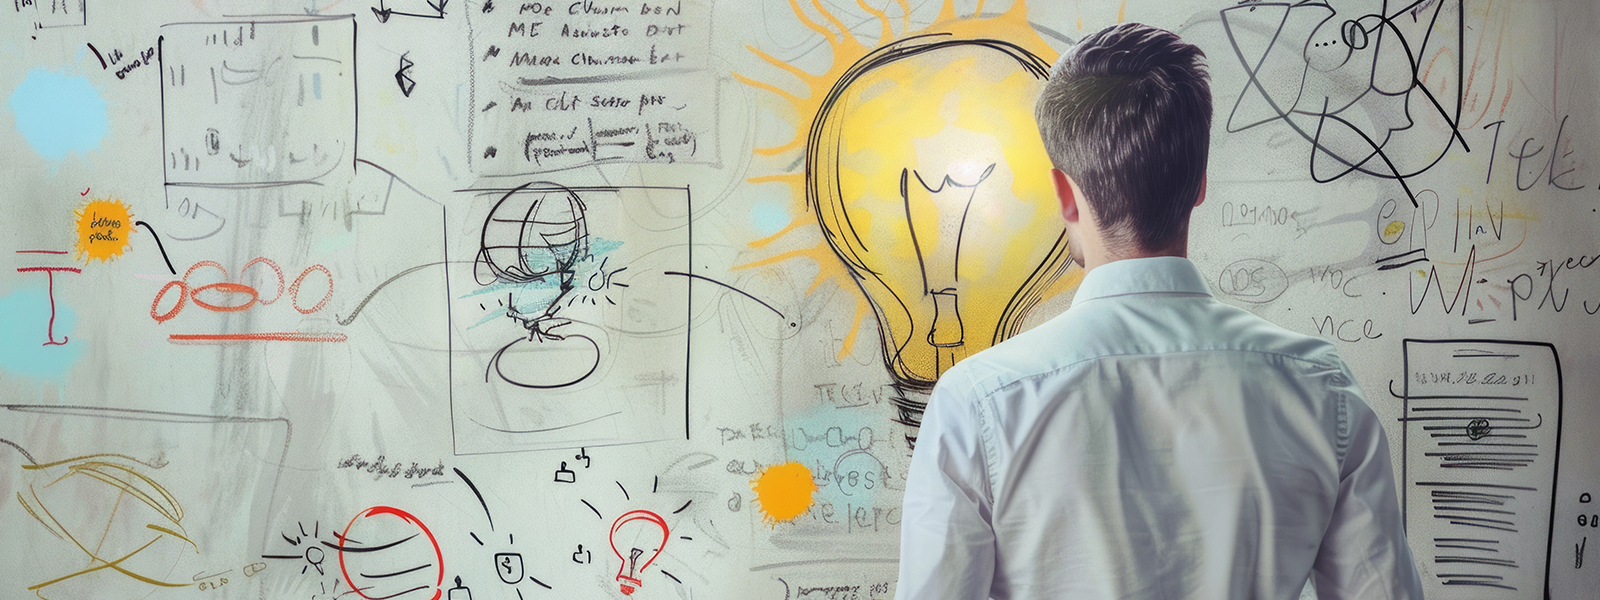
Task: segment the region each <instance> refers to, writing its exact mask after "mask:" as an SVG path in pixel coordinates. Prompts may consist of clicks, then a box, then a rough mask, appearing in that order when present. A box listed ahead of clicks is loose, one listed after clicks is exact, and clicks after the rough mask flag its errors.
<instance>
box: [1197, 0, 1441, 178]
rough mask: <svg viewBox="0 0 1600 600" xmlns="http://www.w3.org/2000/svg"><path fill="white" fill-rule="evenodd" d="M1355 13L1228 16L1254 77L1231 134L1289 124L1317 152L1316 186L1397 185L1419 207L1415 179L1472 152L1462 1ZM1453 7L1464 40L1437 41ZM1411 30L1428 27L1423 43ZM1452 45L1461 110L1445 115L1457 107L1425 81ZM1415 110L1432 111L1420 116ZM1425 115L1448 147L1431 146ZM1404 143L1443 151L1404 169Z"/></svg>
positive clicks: (1340, 9)
mask: <svg viewBox="0 0 1600 600" xmlns="http://www.w3.org/2000/svg"><path fill="white" fill-rule="evenodd" d="M1349 4H1351V3H1338V4H1337V5H1335V3H1333V2H1321V1H1305V2H1292V3H1291V2H1259V3H1249V4H1239V5H1237V6H1233V7H1229V8H1226V9H1223V10H1222V12H1221V17H1222V25H1223V30H1224V32H1225V33H1226V35H1227V39H1228V43H1229V45H1230V48H1231V50H1232V51H1233V54H1234V57H1235V58H1237V59H1238V62H1239V66H1240V67H1242V68H1243V69H1244V73H1245V77H1246V83H1245V85H1244V88H1243V89H1241V90H1240V91H1239V94H1238V97H1237V98H1236V99H1235V100H1234V102H1233V105H1232V107H1231V108H1230V109H1229V113H1228V119H1227V131H1228V132H1229V133H1239V132H1242V131H1246V130H1249V129H1253V128H1256V127H1259V126H1261V125H1266V124H1269V123H1276V122H1282V123H1284V124H1286V125H1287V126H1289V127H1290V128H1291V129H1292V130H1293V131H1294V132H1295V133H1296V134H1298V135H1299V136H1300V137H1301V138H1302V139H1304V140H1305V141H1307V142H1310V143H1311V156H1310V159H1309V161H1310V162H1309V164H1308V169H1309V172H1310V173H1311V177H1312V179H1313V180H1314V181H1316V182H1318V183H1327V182H1330V181H1333V180H1336V179H1339V178H1341V177H1344V176H1347V175H1350V174H1352V173H1361V174H1364V175H1369V176H1373V177H1378V178H1382V179H1392V180H1395V181H1396V182H1397V183H1399V184H1400V187H1401V188H1402V190H1403V191H1404V192H1405V194H1406V197H1407V198H1408V199H1410V201H1411V203H1412V204H1413V205H1416V204H1417V202H1418V201H1417V197H1416V195H1417V191H1416V190H1413V189H1412V188H1411V186H1410V185H1409V184H1408V183H1407V180H1408V179H1411V178H1413V177H1416V176H1418V175H1421V174H1423V173H1425V172H1427V171H1428V170H1429V169H1431V168H1433V167H1434V166H1435V165H1437V164H1439V162H1440V161H1442V160H1444V157H1445V156H1446V155H1448V154H1449V152H1450V149H1451V148H1453V147H1454V145H1455V144H1456V143H1458V142H1459V143H1460V144H1461V147H1462V149H1464V150H1467V151H1468V152H1470V151H1471V150H1472V149H1471V148H1470V147H1469V146H1468V145H1467V141H1466V138H1465V137H1463V136H1462V135H1461V132H1460V127H1459V123H1460V122H1461V105H1462V98H1461V89H1462V82H1463V81H1464V79H1463V77H1464V75H1465V73H1464V71H1465V65H1464V63H1463V61H1462V60H1461V58H1460V57H1461V56H1462V52H1461V50H1462V49H1464V48H1465V44H1466V33H1465V32H1466V22H1465V19H1466V16H1465V12H1464V11H1463V6H1462V0H1455V1H1453V2H1446V1H1440V2H1436V3H1434V4H1433V5H1432V6H1428V5H1426V4H1425V3H1424V2H1423V1H1421V0H1419V1H1417V2H1411V3H1407V4H1405V6H1403V7H1402V8H1399V9H1398V10H1391V9H1390V2H1388V0H1381V2H1377V4H1378V5H1379V6H1378V8H1377V9H1376V11H1375V12H1363V11H1361V10H1355V11H1353V12H1354V13H1362V14H1359V15H1354V16H1352V15H1353V13H1352V11H1351V10H1350V9H1349V8H1347V7H1348V6H1349ZM1447 6H1449V7H1453V10H1454V11H1455V13H1456V17H1457V18H1456V22H1455V23H1454V24H1453V25H1454V27H1455V29H1456V35H1455V36H1454V37H1453V38H1446V41H1444V42H1440V41H1439V40H1438V39H1436V37H1435V34H1437V33H1438V30H1439V29H1440V28H1441V27H1445V26H1448V25H1450V24H1448V23H1446V24H1441V23H1440V22H1439V18H1440V16H1441V15H1443V14H1445V12H1446V11H1445V8H1446V7H1447ZM1424 13H1427V14H1424ZM1318 17H1320V19H1319V18H1318ZM1405 21H1411V22H1412V27H1411V29H1415V28H1416V26H1419V25H1421V24H1422V23H1424V22H1425V23H1426V29H1425V33H1424V34H1422V39H1420V40H1414V39H1410V38H1408V34H1407V32H1406V31H1405V29H1406V27H1404V24H1405ZM1411 35H1413V36H1414V35H1415V33H1412V34H1411ZM1301 36H1304V37H1303V39H1302V37H1301ZM1439 37H1443V36H1439ZM1452 42H1453V43H1454V50H1455V51H1454V52H1453V55H1454V56H1455V57H1456V58H1455V62H1456V72H1455V73H1454V74H1453V75H1454V78H1453V79H1451V81H1453V82H1454V87H1455V89H1454V91H1453V96H1454V104H1455V106H1454V107H1453V108H1451V107H1447V106H1446V104H1447V103H1448V102H1449V101H1450V100H1451V98H1449V97H1448V96H1445V93H1446V90H1433V89H1430V88H1429V87H1428V85H1427V84H1426V83H1425V82H1424V81H1423V79H1422V77H1423V76H1424V71H1425V68H1424V65H1423V64H1422V63H1423V60H1424V57H1425V56H1427V55H1429V54H1430V53H1437V52H1441V51H1443V50H1449V49H1450V47H1449V46H1448V45H1447V44H1449V43H1452ZM1436 45H1437V46H1443V48H1438V49H1436V48H1435V46H1436ZM1296 52H1298V53H1299V54H1298V55H1296V54H1295V53H1296ZM1430 62H1431V61H1430ZM1429 67H1430V68H1431V65H1430V66H1429ZM1436 92H1437V93H1436ZM1413 103H1416V104H1419V105H1420V106H1422V107H1424V108H1423V110H1422V111H1421V112H1420V113H1418V114H1417V115H1413V110H1412V104H1413ZM1358 109H1359V110H1358ZM1363 113H1364V116H1363ZM1417 116H1420V117H1422V118H1425V119H1429V120H1432V121H1435V123H1436V124H1439V125H1443V127H1444V128H1447V129H1448V130H1449V133H1448V135H1447V136H1446V137H1445V139H1444V140H1442V142H1430V141H1427V140H1426V139H1425V138H1424V136H1427V135H1428V134H1429V133H1430V132H1429V131H1428V129H1427V128H1419V127H1417V125H1418V121H1417V120H1416V118H1415V117H1417ZM1396 134H1401V135H1403V136H1404V137H1405V138H1406V139H1405V143H1407V144H1412V143H1415V141H1416V140H1418V139H1419V138H1420V139H1422V141H1421V142H1420V143H1417V146H1418V147H1419V148H1420V147H1429V148H1431V147H1433V146H1437V151H1436V152H1434V151H1425V152H1423V153H1422V155H1421V158H1420V159H1417V160H1415V161H1411V160H1406V159H1405V158H1404V157H1403V156H1400V155H1397V154H1396V153H1395V152H1394V150H1393V146H1392V145H1391V144H1394V143H1395V142H1396V141H1397V137H1396ZM1408 149H1409V148H1408Z"/></svg>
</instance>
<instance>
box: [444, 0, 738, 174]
mask: <svg viewBox="0 0 1600 600" xmlns="http://www.w3.org/2000/svg"><path fill="white" fill-rule="evenodd" d="M709 13H710V6H709V5H708V4H706V3H701V2H695V1H692V0H675V1H673V2H667V3H655V2H644V3H640V4H627V5H623V4H606V5H603V6H602V5H601V4H600V3H590V2H582V3H573V4H572V5H571V6H570V7H569V6H567V5H562V6H561V7H560V8H559V9H557V8H556V7H552V6H549V5H546V4H540V3H523V4H522V5H520V6H518V5H514V4H508V5H507V6H506V8H505V9H502V10H493V11H483V10H474V11H467V18H468V20H469V22H470V24H471V27H472V34H471V36H472V37H471V39H472V43H471V44H470V45H469V47H470V49H469V53H470V54H469V56H468V57H467V59H468V66H469V68H470V69H471V71H472V74H473V75H472V82H473V88H472V94H473V109H472V112H471V113H470V114H471V117H470V119H471V120H470V121H469V123H470V132H469V134H470V137H471V142H470V144H471V145H470V149H469V153H470V154H469V156H468V159H469V160H470V161H471V163H472V166H473V170H474V171H476V172H478V173H481V174H484V175H525V174H531V173H544V172H549V171H556V170H560V169H568V168H572V167H579V166H585V165H592V164H600V163H608V162H630V163H681V162H695V163H707V162H715V160H716V157H715V152H716V150H715V149H716V144H715V143H714V140H715V139H716V137H717V134H716V125H717V114H716V106H715V102H716V79H715V78H714V77H713V76H712V73H711V72H710V71H709V70H708V69H707V65H708V61H709V59H710V56H711V53H710V50H709V48H710V40H711V28H710V26H709V20H708V18H707V17H708V16H709Z"/></svg>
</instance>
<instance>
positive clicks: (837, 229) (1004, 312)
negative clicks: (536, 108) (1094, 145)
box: [735, 0, 1080, 426]
mask: <svg viewBox="0 0 1600 600" xmlns="http://www.w3.org/2000/svg"><path fill="white" fill-rule="evenodd" d="M859 4H861V6H862V8H863V9H865V10H866V11H867V12H869V13H871V14H873V15H874V16H875V17H876V18H877V19H878V21H879V24H880V25H881V33H880V35H879V41H880V42H881V43H880V45H879V46H878V47H877V48H875V49H869V48H867V47H866V46H865V45H864V44H862V43H861V42H860V40H858V39H857V37H856V36H855V34H853V33H851V32H850V31H849V30H848V29H847V28H846V27H844V26H843V24H842V22H841V20H840V19H839V18H838V17H836V16H834V15H832V14H831V13H829V12H828V11H826V10H825V9H823V8H822V7H821V5H820V3H818V2H813V3H812V6H813V8H814V9H815V10H816V12H818V13H820V14H821V15H822V17H823V20H825V21H827V22H828V23H829V26H823V25H821V24H819V23H818V22H817V21H815V20H812V19H810V18H809V17H807V16H806V14H805V12H804V11H802V10H801V9H800V7H799V5H798V3H796V2H794V1H792V0H791V2H790V6H791V8H792V9H793V10H794V12H795V15H796V18H797V19H799V20H800V21H801V22H802V23H803V24H804V25H805V26H807V27H809V28H811V29H812V30H814V31H816V32H818V33H819V34H820V35H822V37H823V38H824V39H825V40H826V43H827V44H828V46H829V47H830V49H831V50H832V53H833V66H832V67H831V68H830V69H829V70H828V71H827V72H825V73H822V74H818V75H812V74H810V73H808V72H806V71H804V70H802V69H799V68H797V67H795V66H793V65H789V64H787V63H784V62H782V61H780V60H778V59H776V58H773V57H772V56H770V55H768V54H766V53H764V52H762V51H760V50H759V49H755V48H751V52H753V53H754V54H756V56H758V57H760V58H761V59H762V60H764V61H766V62H767V63H769V64H772V65H774V66H776V67H778V68H780V69H783V70H784V71H786V72H788V73H789V74H790V75H793V76H794V77H796V78H798V79H799V80H800V81H801V82H803V83H804V84H805V85H806V87H807V88H808V90H807V91H808V92H809V93H808V94H806V95H800V94H795V93H792V92H790V91H788V90H786V89H784V88H782V87H780V86H778V85H775V84H771V83H765V82H760V81H755V80H752V79H750V78H748V77H745V76H742V75H739V74H735V77H737V78H738V79H739V80H740V81H743V82H745V83H747V84H749V85H751V86H754V87H756V88H759V89H763V90H766V91H769V92H772V93H773V94H774V95H776V96H778V97H779V98H781V99H783V100H786V101H787V102H788V103H789V105H790V106H791V107H792V108H793V109H794V111H795V113H796V116H797V118H798V119H803V120H809V121H810V126H809V127H808V128H806V129H804V130H803V133H802V130H800V129H799V128H797V132H796V134H795V137H794V138H793V139H791V140H789V141H788V142H786V143H783V144H780V145H778V146H774V147H771V148H761V149H758V150H757V151H756V152H757V153H758V154H765V155H779V154H789V153H793V152H795V151H798V150H800V149H801V148H802V144H803V148H804V158H805V170H804V171H803V172H800V173H784V174H778V175H767V176H761V177H755V178H752V179H750V181H751V182H752V183H764V182H782V183H786V184H788V185H789V186H790V188H791V190H792V191H793V193H794V195H795V196H796V198H799V197H800V196H801V195H802V193H803V195H804V198H805V201H806V204H805V206H806V209H807V211H809V213H810V214H809V215H806V214H805V213H806V212H807V211H800V210H796V211H793V213H794V214H799V215H801V216H800V217H797V218H796V220H795V221H794V222H792V223H791V224H790V225H789V226H788V227H786V228H784V229H783V230H782V231H780V232H779V233H777V234H775V235H773V236H771V237H769V238H766V239H762V240H757V241H755V242H753V243H752V244H751V246H752V247H753V248H758V249H759V248H763V247H765V246H767V245H768V244H771V243H772V242H773V241H774V240H776V239H778V238H781V237H784V236H788V235H790V234H792V233H793V232H796V231H799V230H801V229H804V228H809V227H810V225H811V224H812V223H815V224H816V225H817V226H819V227H820V229H821V231H822V240H823V243H821V244H819V245H818V246H816V247H811V248H802V249H799V250H791V251H788V252H785V253H781V254H776V255H773V256H769V257H766V258H762V259H758V260H755V261H752V262H751V263H749V264H747V265H744V267H746V268H749V267H755V266H761V265H767V264H771V263H773V262H777V261H781V260H786V259H789V258H794V257H801V256H804V257H808V258H811V259H812V260H814V261H816V262H817V263H818V264H819V265H820V267H821V268H820V270H819V274H818V275H817V280H815V281H813V283H812V285H811V290H815V289H816V288H817V286H819V285H821V284H822V282H823V281H825V280H832V281H834V282H835V283H836V284H838V285H841V286H842V287H851V285H847V284H846V283H845V282H846V281H848V282H850V284H853V286H854V287H856V288H858V289H860V290H861V292H862V293H861V295H860V296H859V297H858V300H857V302H858V304H857V310H856V321H855V323H854V324H853V325H852V327H851V331H850V334H849V335H848V336H847V337H846V340H845V343H844V347H843V348H841V349H840V356H841V357H843V356H844V355H847V354H849V353H850V352H851V350H852V345H853V344H854V342H855V338H856V337H857V333H858V332H859V330H860V327H861V325H862V319H863V317H864V315H865V314H866V312H867V311H868V310H869V309H870V310H871V312H872V314H873V316H874V317H876V319H877V323H878V332H879V339H880V342H881V345H882V351H883V360H884V364H885V366H886V367H887V368H888V369H889V373H890V375H891V377H892V378H893V379H894V382H895V384H896V387H897V388H899V389H900V390H901V391H902V392H907V393H909V395H911V396H913V397H915V396H918V395H920V394H925V393H926V392H928V391H930V390H931V389H932V387H933V383H934V381H935V380H936V379H938V377H939V375H940V374H942V373H943V372H944V371H945V370H946V369H948V368H949V367H950V366H951V365H953V364H955V363H956V362H957V361H959V360H961V359H963V358H965V357H967V356H969V355H971V354H973V353H975V352H978V351H980V350H983V349H985V348H988V347H989V346H991V345H993V344H994V343H996V342H999V341H1001V340H1004V339H1006V338H1008V337H1010V336H1012V335H1014V334H1016V333H1017V332H1018V331H1019V330H1020V327H1021V324H1022V320H1023V318H1024V317H1025V316H1026V315H1027V314H1028V311H1029V310H1030V309H1032V308H1033V307H1034V306H1035V305H1037V304H1038V303H1039V302H1040V301H1041V300H1043V299H1045V298H1049V297H1052V296H1054V295H1056V294H1059V293H1061V292H1063V291H1065V290H1067V289H1070V288H1071V287H1072V286H1074V285H1076V283H1077V281H1078V280H1079V278H1080V275H1077V274H1076V273H1074V274H1073V275H1071V276H1065V275H1067V268H1068V266H1069V264H1070V256H1069V254H1068V251H1067V240H1066V232H1065V229H1064V227H1063V224H1062V223H1061V219H1060V218H1059V216H1058V215H1059V210H1060V209H1059V205H1058V203H1057V201H1056V199H1055V195H1054V193H1053V190H1052V188H1051V184H1050V180H1049V170H1050V162H1049V159H1048V157H1047V156H1046V155H1045V152H1044V147H1043V144H1042V142H1041V141H1040V139H1039V135H1038V130H1037V127H1036V126H1035V124H1034V119H1033V103H1034V99H1035V98H1037V96H1038V92H1039V90H1040V89H1041V88H1042V87H1043V85H1044V81H1045V77H1046V75H1047V73H1048V69H1049V64H1050V63H1049V61H1050V60H1051V59H1053V58H1054V56H1055V53H1054V52H1053V51H1052V50H1051V49H1050V48H1049V46H1048V45H1046V44H1045V43H1044V41H1043V39H1041V38H1040V37H1039V35H1038V34H1037V33H1036V32H1034V30H1033V29H1032V28H1031V27H1030V26H1029V24H1028V22H1027V20H1026V14H1027V7H1026V3H1025V2H1018V3H1017V4H1015V5H1014V6H1012V8H1010V9H1008V10H1006V11H1004V12H1003V13H1001V14H999V15H996V16H991V17H981V18H980V17H978V16H977V14H981V12H982V4H981V3H980V4H979V6H978V8H977V10H976V11H975V14H974V16H972V17H967V18H958V17H957V16H956V14H955V9H954V4H953V2H952V1H951V0H947V1H946V2H945V3H944V5H943V6H942V8H941V11H940V14H939V17H938V18H937V19H936V22H935V23H934V24H933V25H931V26H929V27H927V28H924V29H921V30H918V31H911V32H906V31H905V30H906V29H907V28H908V27H907V26H906V25H905V24H904V22H905V18H904V17H903V18H902V25H901V30H902V34H901V35H900V36H898V37H897V38H896V37H895V36H894V35H893V19H891V18H890V17H889V16H888V15H887V14H886V12H885V11H882V10H878V9H873V8H871V7H869V6H867V5H866V4H864V3H859ZM898 4H899V5H900V9H901V13H902V14H904V13H905V12H907V7H906V3H905V2H899V3H898ZM1047 57H1048V58H1047ZM811 219H815V221H811ZM824 248H826V249H824ZM828 255H832V256H831V257H830V256H828ZM808 293H809V290H808ZM897 403H898V404H899V405H900V407H901V409H902V411H901V420H902V421H904V422H906V423H907V424H908V425H913V426H915V425H917V424H918V423H919V421H920V414H921V409H922V406H923V405H922V403H921V402H919V401H916V400H908V399H905V398H902V399H899V400H897Z"/></svg>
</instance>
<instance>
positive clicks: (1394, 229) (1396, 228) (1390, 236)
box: [1383, 221, 1406, 244]
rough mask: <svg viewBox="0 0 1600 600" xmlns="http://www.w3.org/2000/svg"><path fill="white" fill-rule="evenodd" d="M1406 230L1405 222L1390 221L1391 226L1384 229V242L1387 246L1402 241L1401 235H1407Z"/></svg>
mask: <svg viewBox="0 0 1600 600" xmlns="http://www.w3.org/2000/svg"><path fill="white" fill-rule="evenodd" d="M1405 230H1406V222H1405V221H1390V222H1389V226H1388V227H1384V228H1383V242H1384V243H1386V244H1392V243H1394V242H1395V240H1398V239H1400V234H1401V233H1405Z"/></svg>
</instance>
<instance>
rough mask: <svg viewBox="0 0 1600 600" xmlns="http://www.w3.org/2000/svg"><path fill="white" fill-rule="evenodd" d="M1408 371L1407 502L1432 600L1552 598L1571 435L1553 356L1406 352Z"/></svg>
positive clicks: (1524, 349)
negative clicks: (1559, 495)
mask: <svg viewBox="0 0 1600 600" xmlns="http://www.w3.org/2000/svg"><path fill="white" fill-rule="evenodd" d="M1405 364H1406V385H1405V394H1404V400H1405V416H1404V417H1402V420H1403V421H1404V422H1405V425H1404V430H1403V431H1404V437H1405V442H1404V444H1405V455H1404V458H1403V461H1404V463H1403V464H1404V467H1403V471H1404V473H1403V476H1402V479H1403V481H1404V486H1403V488H1402V491H1401V494H1402V497H1403V498H1404V500H1403V503H1404V505H1405V511H1406V533H1407V536H1408V537H1409V538H1410V540H1411V549H1412V552H1413V553H1414V555H1415V558H1416V561H1417V567H1418V569H1419V570H1421V571H1422V574H1423V585H1424V586H1425V587H1426V588H1427V590H1428V596H1429V597H1434V596H1437V597H1440V598H1446V597H1448V598H1541V597H1543V594H1544V590H1545V585H1546V582H1547V580H1548V573H1549V568H1550V534H1551V522H1552V519H1553V515H1554V510H1555V481H1556V471H1557V467H1558V450H1559V445H1560V432H1561V365H1560V361H1559V359H1558V358H1557V356H1556V351H1555V347H1554V346H1552V345H1550V344H1546V343H1535V342H1511V341H1499V340H1406V341H1405ZM1508 590H1509V591H1513V592H1515V593H1511V594H1510V595H1508Z"/></svg>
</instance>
